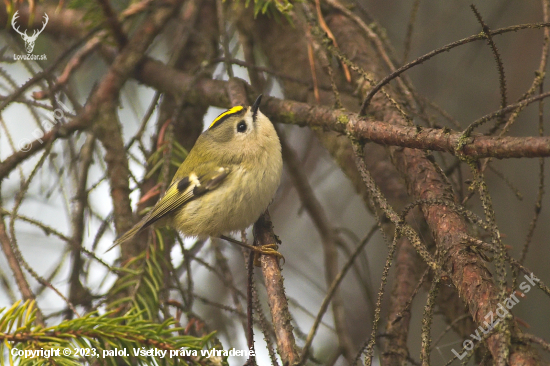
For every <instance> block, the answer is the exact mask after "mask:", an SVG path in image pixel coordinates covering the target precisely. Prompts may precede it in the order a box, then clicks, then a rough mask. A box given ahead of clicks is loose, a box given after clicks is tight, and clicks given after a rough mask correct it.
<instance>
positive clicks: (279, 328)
mask: <svg viewBox="0 0 550 366" xmlns="http://www.w3.org/2000/svg"><path fill="white" fill-rule="evenodd" d="M254 241H255V244H256V245H266V244H275V243H277V236H276V235H275V233H274V232H273V225H272V223H271V218H270V216H269V212H268V211H267V210H266V212H265V213H264V214H263V215H262V216H260V218H259V219H258V221H257V222H256V223H255V224H254ZM261 261H262V271H263V274H264V279H265V287H266V291H267V297H268V301H269V308H270V309H271V317H272V319H273V328H274V329H275V336H276V338H277V349H278V351H279V355H280V356H281V359H282V360H283V364H284V365H293V364H294V363H296V362H297V361H298V353H297V351H296V341H295V340H294V334H293V333H292V329H293V328H292V324H290V320H291V319H292V317H291V316H290V312H289V310H288V302H287V299H286V294H285V288H284V284H283V276H282V274H281V269H280V268H279V260H278V259H277V258H276V257H274V256H271V255H262V257H261Z"/></svg>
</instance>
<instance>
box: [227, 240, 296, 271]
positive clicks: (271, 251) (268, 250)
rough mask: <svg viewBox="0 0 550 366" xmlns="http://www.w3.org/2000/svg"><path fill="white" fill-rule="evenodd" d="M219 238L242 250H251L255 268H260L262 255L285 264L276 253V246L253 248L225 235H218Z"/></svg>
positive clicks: (283, 258)
mask: <svg viewBox="0 0 550 366" xmlns="http://www.w3.org/2000/svg"><path fill="white" fill-rule="evenodd" d="M220 238H221V239H223V240H227V241H228V242H230V243H233V244H237V245H240V246H242V247H244V248H248V249H250V250H252V251H253V252H254V265H255V266H256V267H260V255H262V254H265V255H272V256H274V257H276V258H277V259H282V260H283V263H284V262H285V257H284V256H283V255H282V254H281V253H279V252H278V251H277V248H278V247H279V246H278V245H277V244H265V245H262V246H254V245H250V244H245V243H243V242H241V241H238V240H235V239H233V238H230V237H228V236H225V235H220Z"/></svg>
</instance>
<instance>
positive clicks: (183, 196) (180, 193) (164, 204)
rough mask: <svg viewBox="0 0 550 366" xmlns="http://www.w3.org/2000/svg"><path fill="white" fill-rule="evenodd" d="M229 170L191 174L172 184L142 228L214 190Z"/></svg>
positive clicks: (221, 168) (221, 169) (219, 169)
mask: <svg viewBox="0 0 550 366" xmlns="http://www.w3.org/2000/svg"><path fill="white" fill-rule="evenodd" d="M230 171H231V170H230V168H228V167H220V168H217V169H215V170H210V171H208V172H206V173H204V174H202V175H197V174H195V173H191V174H189V175H188V176H185V177H184V178H182V179H180V180H175V181H174V182H172V184H171V185H170V187H168V189H167V190H166V194H165V195H164V196H163V197H162V198H161V199H160V200H159V201H158V202H157V204H156V205H155V207H153V209H152V210H151V212H150V213H149V215H147V216H148V217H149V220H148V221H147V222H146V223H145V225H144V226H143V227H146V226H149V225H151V224H152V223H153V222H155V221H157V220H160V219H161V218H163V217H164V216H166V215H168V214H170V213H172V212H174V211H176V210H178V209H180V208H181V207H182V206H183V205H185V204H186V203H187V202H189V201H191V200H193V199H195V198H197V197H200V196H202V195H204V194H206V193H208V192H210V191H212V190H214V189H216V188H217V187H218V186H219V185H220V184H221V183H222V182H223V181H224V180H225V178H226V177H227V176H228V175H229V173H230Z"/></svg>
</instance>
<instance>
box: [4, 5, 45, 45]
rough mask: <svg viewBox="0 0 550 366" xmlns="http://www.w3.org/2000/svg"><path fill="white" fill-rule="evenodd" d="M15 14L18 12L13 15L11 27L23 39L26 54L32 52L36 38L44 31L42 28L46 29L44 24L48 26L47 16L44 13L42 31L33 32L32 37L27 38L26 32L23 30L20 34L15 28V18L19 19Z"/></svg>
mask: <svg viewBox="0 0 550 366" xmlns="http://www.w3.org/2000/svg"><path fill="white" fill-rule="evenodd" d="M17 13H19V10H18V11H16V12H15V14H13V18H11V26H12V28H13V29H14V30H15V31H16V32H17V33H19V34H20V35H21V38H23V40H24V41H25V49H26V50H27V53H31V52H32V50H33V49H34V42H35V41H36V38H38V35H39V34H40V33H42V31H43V30H44V28H46V24H48V19H49V18H48V14H46V13H44V19H45V22H42V29H40V30H36V29H35V30H34V32H33V34H32V36H28V35H27V30H26V29H25V32H21V31H20V30H19V27H17V28H16V27H15V20H16V19H17V18H19V15H17Z"/></svg>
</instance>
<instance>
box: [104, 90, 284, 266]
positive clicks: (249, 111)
mask: <svg viewBox="0 0 550 366" xmlns="http://www.w3.org/2000/svg"><path fill="white" fill-rule="evenodd" d="M261 99H262V96H261V95H260V96H259V97H258V98H257V99H256V101H255V102H254V104H253V105H252V106H250V107H246V108H245V107H242V106H236V107H233V108H231V109H229V110H227V111H225V112H223V113H222V114H220V115H219V116H218V117H217V118H216V119H214V121H213V122H212V123H211V124H210V126H209V127H208V129H207V130H206V131H204V132H203V133H202V134H201V135H200V136H199V138H198V139H197V142H196V143H195V146H193V148H192V149H191V151H190V152H189V154H188V156H187V158H186V159H185V160H184V161H183V163H182V164H181V165H180V167H179V169H178V171H177V172H176V174H175V175H174V178H173V179H172V183H170V186H169V187H168V189H167V190H166V193H165V194H164V196H163V197H162V198H160V199H159V201H158V202H157V203H156V204H155V206H154V207H153V208H152V209H151V210H150V211H149V213H148V214H147V215H145V217H143V218H142V219H141V220H140V221H139V222H138V223H137V224H136V225H134V227H132V228H131V229H130V230H128V231H127V232H126V233H125V234H123V235H122V236H120V237H119V238H118V239H117V240H116V241H115V242H114V244H113V246H112V247H111V248H109V250H111V249H112V248H114V247H115V246H117V245H119V244H121V243H123V242H125V241H127V240H129V239H131V238H133V237H134V236H135V235H136V234H137V233H139V232H140V231H142V230H144V229H145V228H147V227H149V226H151V225H153V224H154V226H165V225H167V226H170V227H172V228H174V229H176V230H178V231H180V232H181V233H183V234H184V235H186V236H198V237H221V236H222V235H223V234H224V233H228V232H231V231H237V230H244V229H246V228H247V227H248V226H250V225H251V224H253V223H254V222H255V221H256V220H257V219H258V218H259V217H260V215H261V214H262V213H263V212H264V211H265V210H266V208H267V206H268V205H269V203H270V202H271V200H272V199H273V196H274V195H275V192H276V191H277V188H278V187H279V183H280V180H281V172H282V167H283V160H282V156H281V143H280V141H279V137H278V135H277V132H276V131H275V128H274V126H273V124H272V123H271V121H270V120H269V118H267V117H266V116H265V115H264V114H262V112H260V110H259V106H260V102H261ZM231 241H232V242H235V241H233V240H231ZM239 243H240V242H239ZM241 244H242V245H245V246H247V247H249V248H250V249H253V250H255V251H256V252H261V253H263V254H272V255H277V256H281V255H280V254H279V253H278V252H277V251H276V250H275V249H273V245H269V246H263V247H261V248H257V247H252V246H248V245H246V244H243V243H241Z"/></svg>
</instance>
